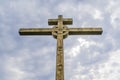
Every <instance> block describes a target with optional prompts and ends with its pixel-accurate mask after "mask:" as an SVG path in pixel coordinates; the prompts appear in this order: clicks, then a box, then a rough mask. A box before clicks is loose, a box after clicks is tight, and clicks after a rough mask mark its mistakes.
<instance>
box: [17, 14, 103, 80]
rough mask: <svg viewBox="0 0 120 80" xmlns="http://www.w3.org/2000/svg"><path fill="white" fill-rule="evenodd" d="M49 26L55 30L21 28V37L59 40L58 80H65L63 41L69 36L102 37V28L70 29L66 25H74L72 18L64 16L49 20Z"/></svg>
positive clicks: (57, 57)
mask: <svg viewBox="0 0 120 80" xmlns="http://www.w3.org/2000/svg"><path fill="white" fill-rule="evenodd" d="M48 24H49V25H54V27H53V28H28V29H26V28H21V29H20V30H19V34H20V35H53V37H54V38H55V39H57V53H56V80H64V51H63V39H65V38H66V37H67V36H68V35H100V34H102V28H68V27H67V26H66V25H70V24H72V19H71V18H63V17H62V15H59V16H58V19H48Z"/></svg>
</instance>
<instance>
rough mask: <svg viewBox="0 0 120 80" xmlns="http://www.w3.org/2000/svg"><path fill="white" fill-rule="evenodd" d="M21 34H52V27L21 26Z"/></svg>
mask: <svg viewBox="0 0 120 80" xmlns="http://www.w3.org/2000/svg"><path fill="white" fill-rule="evenodd" d="M19 34H20V35H52V28H21V29H20V30H19Z"/></svg>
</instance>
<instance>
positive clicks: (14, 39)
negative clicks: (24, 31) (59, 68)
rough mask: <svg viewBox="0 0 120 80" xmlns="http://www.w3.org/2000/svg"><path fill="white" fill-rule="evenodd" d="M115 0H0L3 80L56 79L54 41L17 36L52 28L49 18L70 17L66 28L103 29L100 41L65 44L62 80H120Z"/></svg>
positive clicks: (78, 38) (87, 38)
mask: <svg viewBox="0 0 120 80" xmlns="http://www.w3.org/2000/svg"><path fill="white" fill-rule="evenodd" d="M119 3H120V1H119V0H105V1H104V0H96V1H92V0H79V1H78V0H74V1H73V0H64V1H63V0H60V1H55V0H49V1H48V0H44V1H40V0H30V1H29V0H24V1H23V0H17V1H16V0H11V1H8V0H6V1H0V4H1V5H0V75H2V76H0V77H1V79H2V80H8V79H10V80H28V79H29V80H33V79H34V80H38V79H40V80H48V79H50V80H53V79H55V58H56V40H55V39H53V37H47V36H46V37H43V36H39V37H26V36H25V37H21V36H19V34H18V30H19V28H22V27H43V28H44V27H51V26H48V24H47V20H48V18H57V15H59V14H63V16H64V17H70V18H71V17H72V18H73V22H74V24H73V25H72V26H68V27H91V26H92V27H96V26H102V28H103V34H102V35H100V36H75V37H73V36H72V37H68V38H67V39H65V40H64V45H65V47H64V48H65V49H64V50H65V51H64V54H65V80H107V79H109V80H119V79H120V77H119V74H120V68H119V67H120V65H119V64H120V63H119V56H120V55H119V53H120V50H119V48H120V45H119V41H120V38H119V33H120V29H119V25H120V24H119V18H120V17H119V14H120V13H119V11H120V10H119V9H120V8H119Z"/></svg>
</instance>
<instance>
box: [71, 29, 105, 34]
mask: <svg viewBox="0 0 120 80" xmlns="http://www.w3.org/2000/svg"><path fill="white" fill-rule="evenodd" d="M102 32H103V31H102V28H69V35H100V34H102Z"/></svg>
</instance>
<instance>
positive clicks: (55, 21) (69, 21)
mask: <svg viewBox="0 0 120 80" xmlns="http://www.w3.org/2000/svg"><path fill="white" fill-rule="evenodd" d="M72 22H73V20H72V18H65V19H64V18H63V25H71V24H72ZM48 24H49V25H57V24H58V19H48Z"/></svg>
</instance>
